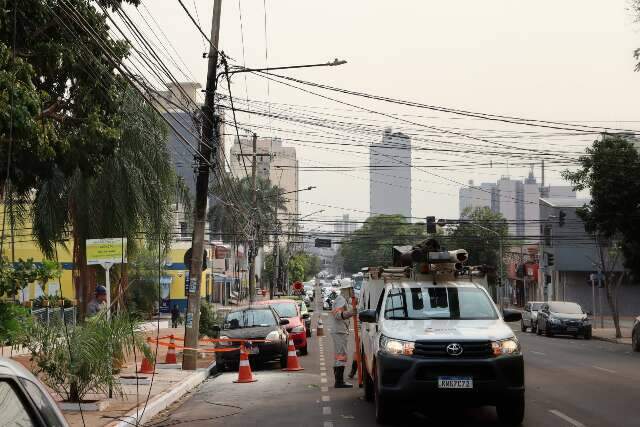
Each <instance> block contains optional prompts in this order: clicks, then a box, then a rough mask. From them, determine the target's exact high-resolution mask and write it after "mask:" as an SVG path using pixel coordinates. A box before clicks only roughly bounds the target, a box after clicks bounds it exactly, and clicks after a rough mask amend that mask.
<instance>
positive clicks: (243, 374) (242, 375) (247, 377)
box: [234, 345, 257, 383]
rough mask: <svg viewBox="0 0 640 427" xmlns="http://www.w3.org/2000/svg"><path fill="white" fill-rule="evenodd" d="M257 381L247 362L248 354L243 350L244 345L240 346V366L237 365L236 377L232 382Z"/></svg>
mask: <svg viewBox="0 0 640 427" xmlns="http://www.w3.org/2000/svg"><path fill="white" fill-rule="evenodd" d="M255 381H257V380H256V379H255V378H253V374H252V373H251V365H250V364H249V354H247V350H245V348H244V345H241V346H240V366H239V367H238V379H237V380H236V381H234V383H252V382H255Z"/></svg>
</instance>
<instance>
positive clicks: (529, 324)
mask: <svg viewBox="0 0 640 427" xmlns="http://www.w3.org/2000/svg"><path fill="white" fill-rule="evenodd" d="M542 304H544V302H542V301H529V302H527V303H526V304H525V305H524V311H523V312H522V320H521V321H520V329H521V330H522V332H527V328H531V332H535V331H536V322H537V320H538V311H540V307H542Z"/></svg>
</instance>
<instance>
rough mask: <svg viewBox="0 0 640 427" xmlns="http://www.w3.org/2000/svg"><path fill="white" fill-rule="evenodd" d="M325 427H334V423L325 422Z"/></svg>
mask: <svg viewBox="0 0 640 427" xmlns="http://www.w3.org/2000/svg"><path fill="white" fill-rule="evenodd" d="M324 427H333V423H332V422H331V421H325V422H324Z"/></svg>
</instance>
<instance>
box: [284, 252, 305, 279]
mask: <svg viewBox="0 0 640 427" xmlns="http://www.w3.org/2000/svg"><path fill="white" fill-rule="evenodd" d="M287 270H288V271H289V281H290V282H292V283H293V282H302V281H303V280H304V259H303V258H302V257H300V256H296V255H294V256H292V257H290V258H289V263H288V264H287Z"/></svg>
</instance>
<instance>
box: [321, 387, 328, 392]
mask: <svg viewBox="0 0 640 427" xmlns="http://www.w3.org/2000/svg"><path fill="white" fill-rule="evenodd" d="M320 391H321V392H323V393H329V387H327V386H322V387H320Z"/></svg>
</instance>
